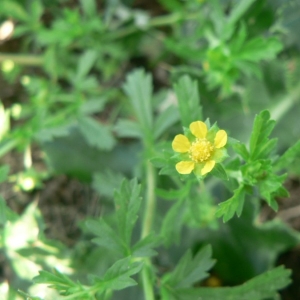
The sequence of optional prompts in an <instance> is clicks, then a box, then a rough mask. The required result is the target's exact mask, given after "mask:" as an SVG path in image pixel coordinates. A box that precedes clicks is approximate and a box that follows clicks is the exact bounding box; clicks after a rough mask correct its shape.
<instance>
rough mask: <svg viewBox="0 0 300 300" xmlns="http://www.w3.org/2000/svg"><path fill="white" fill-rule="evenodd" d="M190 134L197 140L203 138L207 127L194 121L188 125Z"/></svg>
mask: <svg viewBox="0 0 300 300" xmlns="http://www.w3.org/2000/svg"><path fill="white" fill-rule="evenodd" d="M190 130H191V132H192V134H193V135H194V136H195V137H197V138H202V139H203V138H205V137H206V134H207V126H206V124H205V123H204V122H201V121H196V122H193V123H191V124H190Z"/></svg>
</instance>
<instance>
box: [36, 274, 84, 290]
mask: <svg viewBox="0 0 300 300" xmlns="http://www.w3.org/2000/svg"><path fill="white" fill-rule="evenodd" d="M33 282H34V283H44V284H48V285H49V286H50V287H52V288H54V289H56V290H58V291H59V293H60V294H61V295H70V294H72V293H74V292H76V291H83V287H82V286H81V284H80V283H75V282H73V281H72V280H71V279H70V278H69V277H68V276H66V275H64V274H62V273H60V272H59V271H58V270H53V273H50V272H47V271H44V270H42V271H39V275H38V276H36V277H34V278H33Z"/></svg>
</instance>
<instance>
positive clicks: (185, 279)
mask: <svg viewBox="0 0 300 300" xmlns="http://www.w3.org/2000/svg"><path fill="white" fill-rule="evenodd" d="M211 254H212V250H211V246H209V245H207V246H205V247H203V248H202V249H201V250H200V251H199V252H198V253H197V254H196V255H195V257H192V253H191V251H190V250H188V251H187V252H186V254H185V255H184V256H183V257H182V258H181V259H180V261H179V262H178V264H177V266H176V268H175V270H174V271H173V272H171V273H169V274H168V273H167V274H166V275H164V277H163V279H162V282H163V285H167V286H170V287H173V288H175V289H181V288H188V287H191V286H192V285H193V284H194V283H196V282H201V281H202V280H203V279H205V278H206V277H207V276H208V273H207V271H208V270H210V269H211V268H212V266H213V265H214V264H215V261H214V260H213V259H211Z"/></svg>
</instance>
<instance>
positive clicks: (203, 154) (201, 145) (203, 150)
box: [189, 138, 214, 163]
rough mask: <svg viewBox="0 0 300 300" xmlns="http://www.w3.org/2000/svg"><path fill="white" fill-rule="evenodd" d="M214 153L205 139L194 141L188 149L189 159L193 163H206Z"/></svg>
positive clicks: (212, 147)
mask: <svg viewBox="0 0 300 300" xmlns="http://www.w3.org/2000/svg"><path fill="white" fill-rule="evenodd" d="M213 151H214V146H213V145H212V144H211V143H210V142H209V141H208V140H207V139H205V138H204V139H199V138H198V139H196V140H195V141H194V142H193V143H192V144H191V147H190V150H189V157H190V159H191V160H192V161H193V162H195V163H201V162H204V161H207V160H208V159H209V158H210V157H211V155H212V153H213Z"/></svg>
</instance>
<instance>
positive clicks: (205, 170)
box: [201, 160, 216, 175]
mask: <svg viewBox="0 0 300 300" xmlns="http://www.w3.org/2000/svg"><path fill="white" fill-rule="evenodd" d="M215 164H216V162H215V161H214V160H209V161H207V162H206V164H205V165H204V167H203V168H202V170H201V175H205V174H207V173H208V172H210V171H211V170H212V169H213V168H214V166H215Z"/></svg>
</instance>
